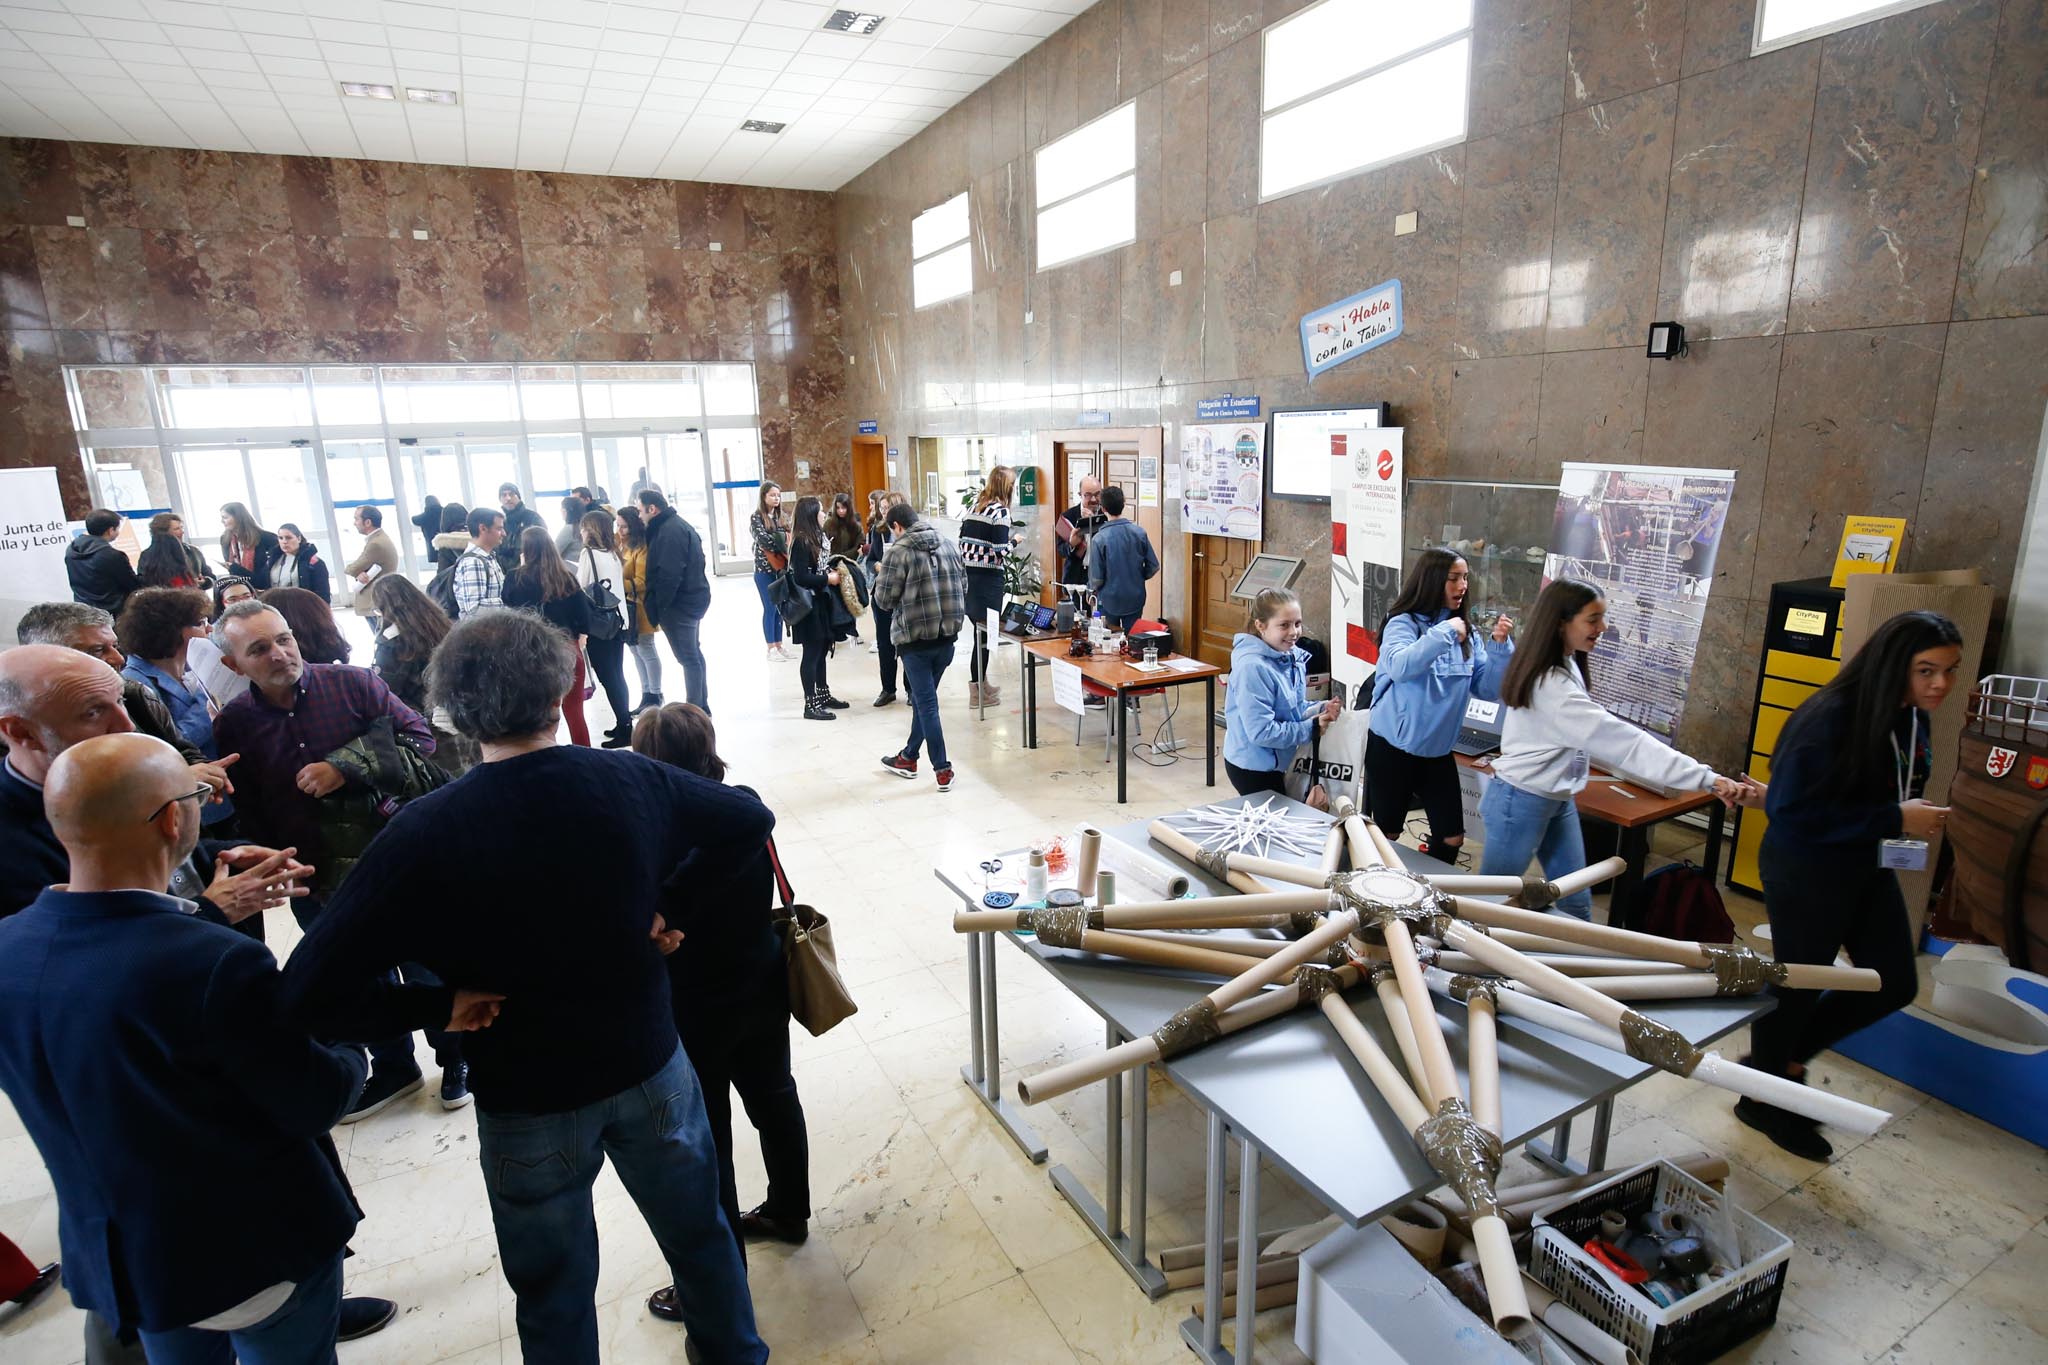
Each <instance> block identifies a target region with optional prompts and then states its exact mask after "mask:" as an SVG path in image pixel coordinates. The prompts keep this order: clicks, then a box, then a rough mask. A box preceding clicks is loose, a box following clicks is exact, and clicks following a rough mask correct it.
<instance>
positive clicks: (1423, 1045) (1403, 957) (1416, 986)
mask: <svg viewBox="0 0 2048 1365" xmlns="http://www.w3.org/2000/svg"><path fill="white" fill-rule="evenodd" d="M1380 933H1381V935H1382V936H1383V937H1384V938H1385V939H1386V941H1387V956H1388V957H1389V958H1391V959H1392V960H1393V963H1394V979H1395V980H1396V981H1398V982H1400V983H1401V1002H1402V1003H1403V1004H1404V1005H1406V1006H1407V1007H1408V1021H1409V1023H1410V1024H1411V1025H1412V1026H1413V1028H1414V1029H1415V1051H1416V1054H1417V1055H1418V1056H1420V1057H1421V1058H1422V1074H1423V1075H1424V1076H1425V1077H1427V1078H1428V1081H1429V1092H1430V1094H1431V1095H1432V1096H1433V1097H1434V1098H1435V1100H1436V1102H1437V1103H1438V1104H1439V1105H1440V1104H1442V1103H1443V1102H1444V1101H1445V1100H1449V1099H1456V1098H1457V1097H1458V1072H1457V1069H1456V1068H1455V1067H1453V1066H1452V1065H1451V1050H1450V1048H1449V1047H1448V1046H1446V1045H1445V1043H1444V1030H1443V1025H1441V1024H1439V1023H1438V1022H1437V1017H1436V1006H1435V1005H1434V1004H1432V1003H1431V1002H1430V998H1429V984H1428V983H1427V982H1426V981H1424V980H1423V978H1422V963H1421V962H1420V961H1419V960H1418V959H1417V958H1416V956H1415V941H1414V940H1413V939H1411V938H1410V937H1409V936H1408V926H1407V924H1406V923H1404V922H1403V921H1401V920H1397V919H1390V920H1388V921H1387V922H1386V923H1385V924H1384V925H1382V926H1380ZM1475 937H1476V935H1475Z"/></svg>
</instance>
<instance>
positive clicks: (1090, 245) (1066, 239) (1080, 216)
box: [1038, 175, 1138, 270]
mask: <svg viewBox="0 0 2048 1365" xmlns="http://www.w3.org/2000/svg"><path fill="white" fill-rule="evenodd" d="M1137 235H1138V178H1137V177H1136V176H1135V175H1127V176H1125V177H1124V178H1123V179H1121V180H1112V181H1111V182H1110V183H1109V184H1107V185H1104V186H1102V187H1101V188H1100V189H1094V190H1090V191H1088V193H1086V194H1084V195H1081V196H1080V197H1079V198H1075V199H1069V200H1068V201H1067V202H1066V203H1064V204H1061V205H1060V206H1059V207H1057V208H1050V209H1047V210H1045V211H1044V212H1043V213H1041V214H1039V215H1038V268H1039V269H1040V270H1045V269H1047V268H1049V267H1051V266H1055V265H1059V264H1061V263H1062V262H1065V261H1071V260H1075V259H1076V258H1078V257H1081V256H1088V255H1092V254H1093V253H1095V252H1097V251H1105V250H1107V249H1108V248H1110V247H1113V246H1122V245H1123V244H1124V243H1126V242H1129V241H1132V240H1134V239H1135V238H1136V237H1137Z"/></svg>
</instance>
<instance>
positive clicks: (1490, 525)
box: [1402, 479, 1557, 621]
mask: <svg viewBox="0 0 2048 1365" xmlns="http://www.w3.org/2000/svg"><path fill="white" fill-rule="evenodd" d="M1556 515H1557V485H1556V484H1548V483H1493V482H1487V481H1484V480H1477V479H1410V480H1409V481H1408V504H1407V511H1406V515H1405V524H1404V525H1403V527H1402V539H1403V541H1404V542H1405V543H1406V546H1407V550H1408V554H1407V558H1408V561H1409V562H1410V563H1412V562H1414V558H1415V556H1416V555H1418V554H1420V553H1421V552H1422V551H1424V550H1427V549H1430V548H1431V547H1433V546H1434V547H1439V548H1442V549H1447V550H1451V551H1453V552H1455V553H1456V554H1459V555H1462V556H1463V557H1464V559H1465V562H1466V564H1467V565H1468V566H1469V567H1470V568H1471V570H1472V589H1471V594H1470V596H1469V597H1468V598H1467V599H1466V600H1467V611H1466V614H1467V616H1468V617H1470V619H1472V620H1474V621H1480V620H1486V619H1490V618H1492V617H1493V616H1494V615H1496V614H1497V613H1500V612H1506V613H1507V614H1508V615H1509V616H1510V617H1512V618H1513V619H1514V620H1516V621H1520V620H1522V619H1523V618H1524V617H1526V616H1527V615H1528V613H1529V608H1530V607H1531V606H1532V605H1534V604H1535V601H1536V594H1537V593H1538V592H1539V591H1540V590H1541V589H1542V587H1543V556H1544V551H1545V550H1546V548H1547V547H1548V544H1549V540H1550V528H1551V524H1552V522H1553V521H1554V520H1555V518H1556ZM1403 568H1404V570H1405V568H1406V565H1404V566H1403Z"/></svg>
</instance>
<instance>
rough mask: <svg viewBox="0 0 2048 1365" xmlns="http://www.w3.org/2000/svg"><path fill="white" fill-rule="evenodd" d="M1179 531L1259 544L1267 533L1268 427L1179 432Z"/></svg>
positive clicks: (1236, 425)
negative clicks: (1255, 541) (1265, 515)
mask: <svg viewBox="0 0 2048 1365" xmlns="http://www.w3.org/2000/svg"><path fill="white" fill-rule="evenodd" d="M1180 474H1181V488H1180V529H1181V530H1183V531H1186V532H1188V533H1189V534H1190V535H1198V536H1230V537H1232V538H1233V539H1236V540H1258V539H1259V538H1260V537H1261V536H1263V535H1264V533H1265V518H1264V508H1263V503H1264V499H1265V487H1266V427H1265V424H1264V423H1263V422H1243V423H1239V422H1232V423H1229V424H1227V425H1223V426H1186V427H1182V428H1181V429H1180Z"/></svg>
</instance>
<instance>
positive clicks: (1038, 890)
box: [1024, 848, 1045, 905]
mask: <svg viewBox="0 0 2048 1365" xmlns="http://www.w3.org/2000/svg"><path fill="white" fill-rule="evenodd" d="M1024 898H1025V899H1026V900H1028V901H1030V902H1032V903H1033V904H1034V905H1037V904H1042V903H1043V902H1044V900H1045V854H1044V853H1043V852H1041V851H1040V850H1038V849H1035V848H1034V849H1032V850H1031V857H1030V859H1029V860H1027V861H1026V863H1025V864H1024Z"/></svg>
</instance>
